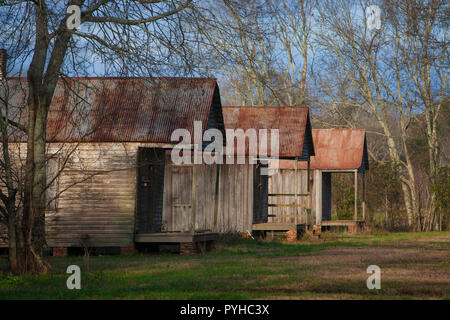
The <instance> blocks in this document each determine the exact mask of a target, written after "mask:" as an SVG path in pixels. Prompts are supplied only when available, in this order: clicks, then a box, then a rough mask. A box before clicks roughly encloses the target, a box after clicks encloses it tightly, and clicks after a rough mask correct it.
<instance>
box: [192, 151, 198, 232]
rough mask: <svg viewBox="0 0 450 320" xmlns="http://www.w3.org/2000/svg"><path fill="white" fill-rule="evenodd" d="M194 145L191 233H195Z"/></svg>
mask: <svg viewBox="0 0 450 320" xmlns="http://www.w3.org/2000/svg"><path fill="white" fill-rule="evenodd" d="M196 152H197V149H196V146H194V162H193V163H192V199H191V202H192V203H191V233H192V234H194V233H195V202H196V188H197V186H196V181H195V173H196V166H195V156H196Z"/></svg>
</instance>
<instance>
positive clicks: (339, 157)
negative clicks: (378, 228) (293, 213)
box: [269, 129, 369, 231]
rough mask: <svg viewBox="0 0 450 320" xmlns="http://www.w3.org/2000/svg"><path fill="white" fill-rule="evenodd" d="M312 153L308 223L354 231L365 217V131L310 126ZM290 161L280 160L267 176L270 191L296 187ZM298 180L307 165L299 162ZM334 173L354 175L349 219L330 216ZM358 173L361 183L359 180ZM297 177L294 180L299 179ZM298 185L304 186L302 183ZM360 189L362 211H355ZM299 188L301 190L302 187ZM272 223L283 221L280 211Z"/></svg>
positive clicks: (291, 189) (285, 190)
mask: <svg viewBox="0 0 450 320" xmlns="http://www.w3.org/2000/svg"><path fill="white" fill-rule="evenodd" d="M312 136H313V140H314V148H315V149H314V150H315V155H314V156H312V157H311V160H310V170H311V175H310V188H311V220H310V221H308V224H309V225H311V226H313V227H315V230H316V231H320V230H321V229H322V227H326V226H346V227H348V228H349V230H350V231H355V229H356V228H357V227H360V226H362V224H363V221H364V220H365V172H366V171H367V170H368V169H369V161H368V155H367V142H366V133H365V130H364V129H313V130H312ZM294 166H295V163H294V162H293V161H281V163H280V172H279V174H278V175H274V176H271V177H269V190H270V191H271V192H274V191H275V190H279V189H280V187H279V186H280V185H283V186H284V187H285V189H283V191H284V192H293V191H294V189H295V181H294V180H295V179H294V171H295V169H294ZM298 168H299V169H300V170H298V178H297V179H298V180H301V181H304V179H305V177H307V176H308V174H307V164H305V163H304V162H298ZM336 173H348V174H352V175H354V184H355V188H354V189H355V199H357V201H355V207H354V212H353V219H352V220H332V219H331V204H332V198H331V176H332V175H333V174H336ZM358 175H360V176H361V179H360V180H361V183H358V181H359V179H358ZM298 180H297V181H298ZM300 188H303V189H304V186H303V184H301V185H300ZM359 188H362V199H360V202H361V207H362V212H361V213H360V214H359V212H358V201H359V199H358V190H360V189H359ZM303 189H302V190H303ZM272 221H274V222H282V221H286V218H285V217H284V215H283V214H280V215H277V216H276V217H273V218H272Z"/></svg>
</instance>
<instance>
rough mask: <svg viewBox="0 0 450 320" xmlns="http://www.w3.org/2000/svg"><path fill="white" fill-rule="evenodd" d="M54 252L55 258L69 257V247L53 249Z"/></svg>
mask: <svg viewBox="0 0 450 320" xmlns="http://www.w3.org/2000/svg"><path fill="white" fill-rule="evenodd" d="M52 251H53V256H54V257H67V247H62V248H53V249H52Z"/></svg>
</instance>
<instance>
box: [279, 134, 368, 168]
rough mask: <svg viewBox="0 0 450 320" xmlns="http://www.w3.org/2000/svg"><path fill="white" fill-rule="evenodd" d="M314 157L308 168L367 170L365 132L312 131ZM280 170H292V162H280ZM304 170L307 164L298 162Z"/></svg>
mask: <svg viewBox="0 0 450 320" xmlns="http://www.w3.org/2000/svg"><path fill="white" fill-rule="evenodd" d="M312 134H313V139H314V149H315V156H313V157H311V163H310V168H311V169H321V170H355V169H362V170H364V171H365V170H368V169H369V163H368V156H367V145H366V132H365V130H364V129H313V130H312ZM279 167H280V168H281V169H294V162H293V161H288V160H280V162H279ZM298 167H299V168H301V169H306V168H307V164H306V163H304V162H299V163H298Z"/></svg>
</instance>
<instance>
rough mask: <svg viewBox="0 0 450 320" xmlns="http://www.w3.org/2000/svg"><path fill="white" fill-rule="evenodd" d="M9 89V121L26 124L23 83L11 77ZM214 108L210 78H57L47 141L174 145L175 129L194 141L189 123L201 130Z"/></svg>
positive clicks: (213, 82)
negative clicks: (187, 134)
mask: <svg viewBox="0 0 450 320" xmlns="http://www.w3.org/2000/svg"><path fill="white" fill-rule="evenodd" d="M8 85H9V87H10V89H9V92H13V94H12V95H11V96H10V101H11V105H12V106H13V107H16V110H15V111H14V113H12V114H11V116H12V118H13V120H18V121H20V122H21V123H26V118H27V116H26V108H25V105H26V104H25V96H26V95H27V94H26V92H27V89H28V88H27V85H26V80H24V79H23V78H11V79H8ZM213 105H216V106H217V105H219V106H220V96H219V91H218V86H217V82H216V80H215V79H203V78H68V79H64V80H63V79H61V80H59V82H58V85H57V87H56V90H55V94H54V97H53V100H52V102H51V106H50V110H49V114H48V122H47V141H48V142H78V141H83V142H154V143H173V142H171V141H170V136H171V134H172V132H173V131H174V130H175V129H179V128H182V129H187V130H188V131H189V132H190V133H191V136H193V133H194V121H201V122H202V128H203V130H206V128H207V126H208V119H209V117H210V113H211V112H212V106H213ZM216 118H217V116H216ZM219 119H220V117H219ZM216 125H217V126H220V125H221V124H216ZM222 125H223V124H222ZM222 128H223V127H222ZM22 139H23V138H22Z"/></svg>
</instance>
